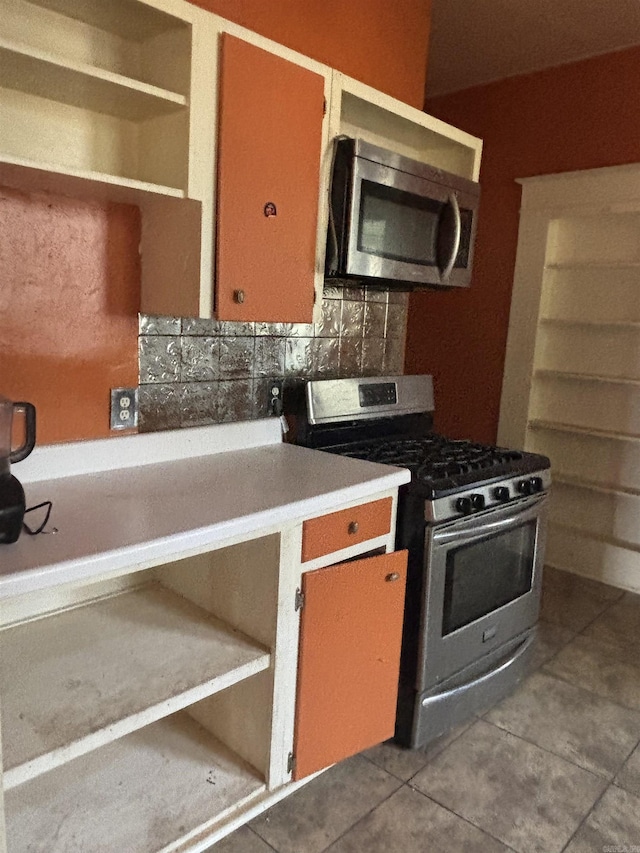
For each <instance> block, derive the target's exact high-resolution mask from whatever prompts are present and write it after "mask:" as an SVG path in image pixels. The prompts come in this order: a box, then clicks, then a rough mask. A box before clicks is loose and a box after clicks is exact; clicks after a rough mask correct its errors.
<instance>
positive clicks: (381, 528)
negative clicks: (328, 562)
mask: <svg viewBox="0 0 640 853" xmlns="http://www.w3.org/2000/svg"><path fill="white" fill-rule="evenodd" d="M391 505H392V501H391V498H383V499H382V500H379V501H372V502H371V503H368V504H361V505H360V506H354V507H352V508H351V509H342V510H340V511H339V512H332V513H329V515H321V516H320V517H319V518H311V519H309V521H305V522H304V524H303V525H302V562H303V563H306V562H308V561H309V560H315V559H316V557H323V556H324V555H325V554H331V553H332V552H333V551H340V550H341V549H342V548H348V547H349V546H350V545H357V544H358V543H359V542H366V541H367V539H375V537H376V536H384V535H385V534H387V533H389V531H390V530H391Z"/></svg>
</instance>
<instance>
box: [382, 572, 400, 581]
mask: <svg viewBox="0 0 640 853" xmlns="http://www.w3.org/2000/svg"><path fill="white" fill-rule="evenodd" d="M385 580H386V581H397V580H400V575H399V574H398V573H397V572H389V574H388V575H387V576H386V578H385Z"/></svg>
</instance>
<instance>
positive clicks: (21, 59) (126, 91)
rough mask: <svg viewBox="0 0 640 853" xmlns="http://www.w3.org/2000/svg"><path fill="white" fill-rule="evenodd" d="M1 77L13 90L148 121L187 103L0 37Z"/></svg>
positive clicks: (182, 98) (181, 97)
mask: <svg viewBox="0 0 640 853" xmlns="http://www.w3.org/2000/svg"><path fill="white" fill-rule="evenodd" d="M0 79H1V80H2V82H3V85H4V86H5V87H6V88H8V89H16V90H17V91H19V92H23V93H27V94H31V95H38V96H39V97H41V98H47V99H49V100H52V101H56V102H58V103H61V104H68V105H69V106H73V107H79V108H81V109H84V110H92V111H94V112H97V113H106V114H107V115H112V116H117V117H118V118H122V119H127V120H128V121H145V120H146V119H149V118H153V117H155V116H160V115H164V114H165V113H168V112H174V111H176V110H179V109H180V108H181V107H186V105H187V99H186V97H185V96H184V95H180V94H177V93H176V92H170V91H168V90H166V89H160V88H158V87H157V86H151V85H149V84H148V83H142V82H140V81H138V80H133V79H131V78H128V77H123V76H122V75H121V74H114V73H113V72H111V71H104V70H103V69H101V68H95V67H93V66H91V65H87V64H86V63H81V62H74V61H73V60H69V59H65V58H64V57H58V56H56V55H55V54H49V53H47V52H46V51H43V50H39V49H37V48H32V47H29V46H28V45H24V44H20V43H12V42H10V41H8V40H7V39H3V38H0Z"/></svg>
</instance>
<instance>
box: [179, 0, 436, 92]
mask: <svg viewBox="0 0 640 853" xmlns="http://www.w3.org/2000/svg"><path fill="white" fill-rule="evenodd" d="M191 2H193V3H195V5H197V6H202V8H203V9H207V10H209V11H210V12H215V13H216V14H217V15H220V16H221V17H223V18H226V19H227V20H229V21H234V23H236V24H240V25H241V26H243V27H247V29H250V30H253V32H256V33H260V35H262V36H266V37H267V38H270V39H273V40H274V41H277V42H279V43H280V44H284V45H286V46H287V47H290V48H292V49H293V50H297V51H299V52H300V53H303V54H305V56H310V57H311V58H312V59H316V60H318V62H324V63H325V64H326V65H329V66H331V67H332V68H337V69H338V70H339V71H342V72H343V73H345V74H348V75H349V76H350V77H355V78H356V80H361V81H362V82H364V83H368V84H369V85H370V86H373V87H374V88H376V89H380V90H381V91H383V92H386V93H387V94H389V95H393V97H394V98H399V99H400V100H401V101H405V102H406V103H408V104H411V105H412V106H415V107H418V108H419V109H422V104H423V100H424V82H425V76H426V68H427V51H428V48H429V30H430V25H431V0H394V2H389V0H191Z"/></svg>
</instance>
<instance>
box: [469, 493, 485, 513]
mask: <svg viewBox="0 0 640 853" xmlns="http://www.w3.org/2000/svg"><path fill="white" fill-rule="evenodd" d="M471 506H472V507H473V508H474V510H475V511H476V512H478V511H479V510H481V509H484V495H471Z"/></svg>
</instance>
